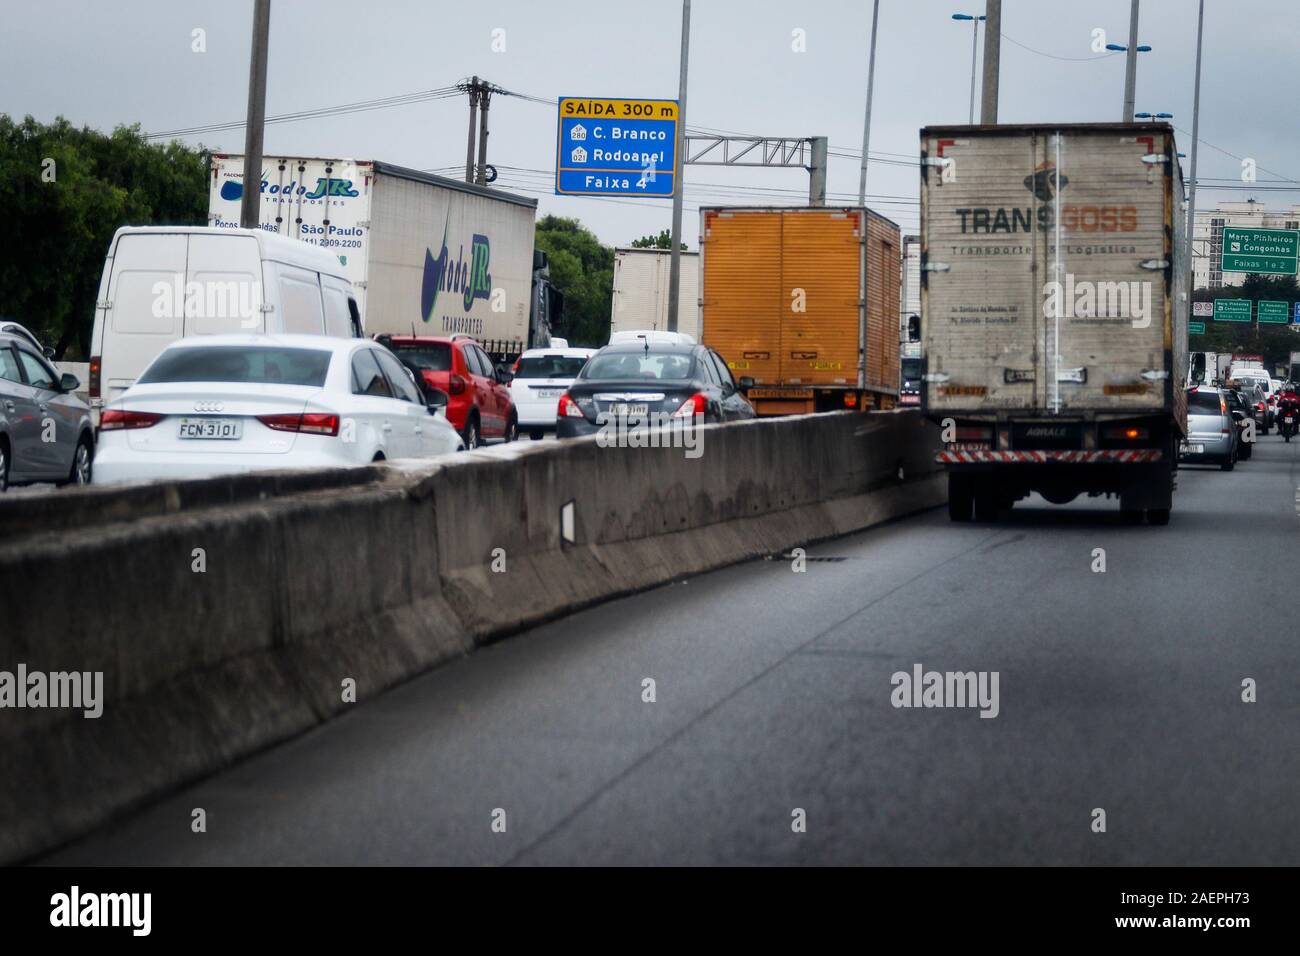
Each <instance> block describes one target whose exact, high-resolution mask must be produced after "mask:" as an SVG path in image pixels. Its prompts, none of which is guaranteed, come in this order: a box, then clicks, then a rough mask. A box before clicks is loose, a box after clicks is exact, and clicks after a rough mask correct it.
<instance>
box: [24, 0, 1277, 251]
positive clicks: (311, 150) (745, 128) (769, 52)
mask: <svg viewBox="0 0 1300 956" xmlns="http://www.w3.org/2000/svg"><path fill="white" fill-rule="evenodd" d="M962 2H966V0H882V2H881V5H880V6H881V11H880V26H879V31H880V39H879V45H878V51H877V58H876V92H875V109H874V118H873V123H872V132H871V153H872V167H871V174H870V179H869V180H868V187H867V188H868V193H869V194H870V196H871V197H873V198H871V199H870V200H869V205H872V206H873V207H875V208H876V209H878V210H879V211H881V212H883V213H884V214H885V215H888V216H890V217H891V218H892V219H894V220H895V221H896V222H898V223H899V225H900V226H902V227H903V228H904V229H905V230H907V231H915V229H916V227H917V224H918V206H917V202H916V196H917V171H916V167H915V165H913V163H914V157H915V155H916V153H917V144H918V137H917V131H918V129H919V128H920V127H921V126H922V125H925V124H929V123H961V122H965V121H966V119H967V111H968V106H969V96H970V69H971V34H972V29H971V24H970V23H969V22H967V23H958V22H954V21H953V20H951V19H950V16H951V14H952V13H955V12H966V13H983V9H984V0H971V2H969V3H967V5H966V6H965V7H961V6H958V5H956V4H958V3H962ZM252 8H253V0H221V2H213V0H41V2H39V3H18V2H16V0H6V3H5V9H4V27H3V30H2V31H0V112H5V113H9V114H11V115H14V116H22V115H24V114H31V115H32V116H35V117H36V118H37V119H39V120H42V121H49V120H52V119H53V118H54V117H55V116H57V115H60V114H61V115H63V116H65V117H67V118H68V119H69V120H71V121H73V122H74V123H77V124H87V125H90V126H93V127H96V128H100V129H104V130H109V129H111V128H112V127H113V126H115V125H117V124H124V123H139V124H141V126H142V127H143V128H144V129H145V130H146V131H150V132H156V131H166V130H174V129H180V128H186V127H194V126H202V125H206V124H215V123H223V122H228V121H237V120H240V119H241V118H242V117H243V115H244V111H245V108H246V104H247V95H248V92H247V83H248V50H249V35H250V30H251V23H252ZM1206 8H1207V9H1206V25H1205V36H1206V42H1205V63H1204V74H1203V81H1202V93H1201V128H1200V133H1201V143H1202V145H1201V152H1200V156H1199V159H1198V162H1199V167H1200V168H1199V173H1200V179H1201V183H1202V187H1203V191H1202V192H1201V193H1200V194H1199V196H1198V206H1199V207H1201V208H1205V207H1206V206H1210V205H1213V204H1214V203H1215V202H1217V201H1219V200H1222V199H1231V198H1245V197H1246V195H1254V196H1256V197H1257V198H1259V199H1261V200H1263V201H1265V202H1267V203H1268V204H1269V205H1272V206H1290V205H1291V204H1292V203H1300V192H1285V191H1279V190H1278V189H1277V187H1273V188H1271V189H1270V188H1267V187H1266V183H1265V181H1266V180H1272V179H1288V180H1297V179H1300V122H1297V120H1300V106H1297V99H1296V92H1295V76H1296V62H1297V61H1296V54H1297V51H1300V5H1298V4H1297V2H1296V0H1207V2H1206ZM1128 18H1129V0H1087V2H1081V0H1071V2H1067V0H1004V3H1003V15H1002V32H1003V36H1004V40H1003V44H1002V78H1001V100H1000V107H999V113H1000V115H999V119H1000V120H1002V121H1003V122H1035V121H1045V122H1053V121H1097V120H1118V119H1119V118H1120V113H1121V109H1122V105H1123V104H1122V100H1123V89H1124V57H1123V54H1101V55H1099V54H1097V53H1094V52H1093V50H1092V42H1093V31H1094V30H1095V29H1098V28H1100V29H1102V30H1105V31H1106V37H1105V39H1106V40H1108V41H1111V42H1118V43H1126V42H1127V39H1128V38H1127V33H1128ZM870 22H871V3H870V2H869V0H852V2H849V0H797V2H794V0H695V2H694V4H693V10H692V24H691V56H690V87H689V101H688V109H687V114H686V115H687V125H688V126H690V127H699V128H709V129H718V130H727V131H731V132H740V133H751V134H764V135H769V136H813V135H825V136H828V137H829V138H830V143H831V149H832V152H833V153H844V154H856V153H858V151H860V149H861V145H862V114H863V107H864V105H865V101H866V74H867V53H868V47H869V36H870ZM680 24H681V4H680V3H679V2H677V0H656V2H654V3H650V2H645V0H637V2H634V0H603V2H597V0H588V2H585V3H578V2H571V0H502V2H488V0H476V2H465V0H462V2H443V0H410V2H407V0H370V2H366V3H357V2H355V0H353V2H343V0H273V3H272V14H271V41H270V70H269V81H268V93H267V113H268V115H275V114H279V113H288V112H294V111H299V110H308V109H316V108H320V107H330V106H337V105H340V104H347V103H355V102H357V101H361V100H369V99H376V98H380V97H386V96H394V95H398V94H405V93H412V92H415V91H420V90H430V89H438V88H443V87H449V86H453V85H455V84H456V83H457V82H458V81H461V80H463V79H465V78H467V77H469V76H470V75H472V74H477V75H479V76H481V77H484V78H486V79H488V80H490V81H491V82H493V83H495V84H497V85H499V86H501V87H504V88H506V89H509V90H512V91H517V92H519V93H524V94H528V95H530V96H537V97H543V98H546V99H553V98H554V97H556V96H560V95H565V96H631V97H646V98H652V97H653V98H666V99H672V98H675V97H676V95H677V72H678V49H679V42H680ZM196 28H201V29H203V30H204V31H206V45H207V51H206V52H205V53H195V52H192V50H191V46H192V43H193V41H192V39H191V36H192V31H194V30H195V29H196ZM496 30H503V31H504V33H503V34H501V33H497V34H496V37H497V45H498V46H500V45H501V41H502V40H503V41H504V47H505V49H504V50H503V51H501V52H494V50H493V43H494V31H496ZM796 30H801V31H803V34H802V35H803V38H804V40H803V42H804V44H805V45H806V51H804V52H797V51H796V50H795V49H794V47H795V46H796V45H797V37H796V36H795V34H794V31H796ZM1139 33H1140V35H1139V37H1138V41H1139V42H1140V43H1146V44H1150V45H1151V46H1152V47H1153V48H1154V49H1153V50H1152V52H1150V53H1143V54H1139V60H1138V67H1139V68H1138V82H1137V109H1138V110H1139V111H1142V110H1147V111H1151V112H1157V111H1167V112H1171V113H1173V114H1174V121H1173V122H1174V124H1175V125H1176V126H1177V127H1179V129H1180V132H1179V148H1180V149H1181V150H1182V151H1184V152H1190V144H1191V134H1190V130H1191V125H1192V83H1193V75H1194V63H1195V45H1196V2H1195V0H1143V2H1142V17H1141V28H1140V31H1139ZM980 45H981V47H982V46H983V43H982V36H981V44H980ZM976 110H977V112H978V104H977V105H976ZM467 123H468V105H467V101H466V98H465V97H464V96H463V95H456V96H452V97H449V98H445V99H435V100H427V101H423V102H417V103H414V104H409V105H403V106H397V107H394V108H390V109H380V110H373V111H369V112H360V113H353V114H351V115H340V116H330V117H326V118H322V119H311V120H304V121H298V122H289V123H277V124H271V125H268V126H267V129H266V146H265V150H266V153H267V154H268V155H274V154H287V155H295V156H336V157H351V158H354V159H379V160H384V161H387V162H390V163H397V164H401V165H405V166H411V167H414V168H417V169H429V170H438V171H446V172H448V173H450V174H451V175H453V176H457V175H459V176H463V170H464V158H465V136H466V128H467ZM491 126H492V133H491V138H490V143H489V156H488V159H489V162H491V163H493V164H494V165H496V166H498V167H499V168H500V170H501V178H500V180H499V181H498V183H497V185H498V187H500V188H505V189H510V190H512V191H515V192H520V193H523V194H525V195H530V196H537V197H539V198H540V210H541V211H542V212H543V213H545V212H555V213H559V214H561V215H567V216H577V217H578V218H580V219H581V220H582V221H583V222H584V223H586V224H587V225H588V226H589V227H590V228H592V229H593V230H594V231H595V232H596V233H597V234H598V235H599V236H600V237H601V239H602V240H604V241H605V242H607V243H610V244H619V245H623V244H627V243H629V242H630V241H631V240H632V239H635V238H636V237H638V236H640V235H643V234H645V233H649V232H658V231H659V230H660V229H664V228H667V227H668V226H669V225H670V221H671V215H670V203H669V202H668V201H666V200H665V201H652V200H618V201H610V200H589V199H575V198H571V197H561V196H556V195H554V194H553V175H554V156H555V107H554V106H553V105H549V106H548V105H545V104H541V103H536V102H532V101H529V100H525V99H520V98H513V97H504V96H498V97H495V98H494V99H493V102H492V111H491ZM182 138H183V139H185V140H186V141H187V142H191V143H198V142H202V143H204V144H205V145H207V146H209V147H211V148H214V149H219V150H224V151H227V152H242V151H243V142H244V139H243V130H242V128H240V129H236V130H227V131H216V132H207V133H203V134H200V135H194V136H186V137H182ZM1228 154H1233V155H1228ZM1234 156H1235V157H1251V158H1253V159H1254V160H1255V161H1256V162H1257V163H1258V166H1259V174H1258V175H1259V180H1260V182H1259V184H1258V185H1257V186H1256V187H1255V189H1254V192H1253V193H1250V194H1243V193H1240V192H1235V191H1234V192H1227V191H1214V190H1207V189H1204V186H1206V185H1208V184H1210V183H1211V182H1213V181H1214V180H1227V181H1230V182H1232V183H1236V182H1238V181H1239V177H1240V172H1241V163H1240V160H1239V159H1238V158H1234ZM877 160H879V161H877ZM1185 168H1186V167H1185ZM457 170H459V172H457ZM685 181H686V212H687V218H686V228H685V230H684V235H685V237H686V238H687V240H688V242H689V243H690V245H691V246H692V247H694V246H695V239H696V234H697V232H698V217H697V215H696V210H697V209H698V207H699V206H700V205H701V204H705V205H711V204H712V205H719V204H746V203H748V204H773V203H787V202H788V203H796V202H799V201H801V200H802V199H803V198H804V197H806V193H807V188H808V176H807V173H805V172H804V171H803V170H802V169H751V170H742V169H723V168H718V167H705V166H691V167H688V169H687V171H686V175H685ZM857 185H858V159H857V158H856V156H855V155H832V157H831V161H830V174H829V183H828V188H829V191H830V194H831V195H830V201H831V202H832V203H834V202H836V201H839V202H851V201H852V200H853V199H854V198H855V197H856V194H857ZM1291 185H1295V184H1294V183H1292V184H1291Z"/></svg>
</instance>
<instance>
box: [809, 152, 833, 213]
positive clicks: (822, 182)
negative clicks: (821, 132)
mask: <svg viewBox="0 0 1300 956" xmlns="http://www.w3.org/2000/svg"><path fill="white" fill-rule="evenodd" d="M828 145H829V141H828V140H827V138H826V137H825V136H814V137H813V138H812V146H811V148H810V149H809V153H810V154H811V158H810V165H809V166H808V205H810V206H824V205H826V149H827V146H828Z"/></svg>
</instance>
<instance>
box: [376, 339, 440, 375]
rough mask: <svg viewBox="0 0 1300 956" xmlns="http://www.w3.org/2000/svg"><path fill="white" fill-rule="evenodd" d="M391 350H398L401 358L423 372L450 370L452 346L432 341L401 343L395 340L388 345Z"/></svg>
mask: <svg viewBox="0 0 1300 956" xmlns="http://www.w3.org/2000/svg"><path fill="white" fill-rule="evenodd" d="M388 349H389V351H390V352H396V353H397V355H398V356H399V357H400V358H401V360H402V361H403V362H404V363H405V364H407V365H410V366H411V367H412V368H417V369H419V370H420V371H422V372H450V371H451V346H450V345H444V344H439V343H437V342H430V343H415V342H412V343H409V344H407V345H399V344H398V343H396V342H394V343H392V344H391V345H389V346H388Z"/></svg>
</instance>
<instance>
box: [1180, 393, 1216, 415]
mask: <svg viewBox="0 0 1300 956" xmlns="http://www.w3.org/2000/svg"><path fill="white" fill-rule="evenodd" d="M1187 410H1188V411H1189V412H1201V413H1202V414H1215V415H1217V414H1219V412H1220V408H1219V393H1218V392H1202V391H1196V392H1188V394H1187Z"/></svg>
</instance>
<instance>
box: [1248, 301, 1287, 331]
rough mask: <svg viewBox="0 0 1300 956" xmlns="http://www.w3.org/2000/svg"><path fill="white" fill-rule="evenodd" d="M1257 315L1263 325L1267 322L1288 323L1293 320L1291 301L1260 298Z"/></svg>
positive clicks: (1256, 309)
mask: <svg viewBox="0 0 1300 956" xmlns="http://www.w3.org/2000/svg"><path fill="white" fill-rule="evenodd" d="M1255 317H1256V318H1258V319H1259V322H1260V324H1261V325H1263V324H1264V323H1265V322H1276V323H1277V324H1279V325H1286V324H1287V323H1288V322H1290V321H1291V303H1289V302H1270V301H1268V300H1266V299H1260V300H1259V304H1258V305H1256V306H1255Z"/></svg>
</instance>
